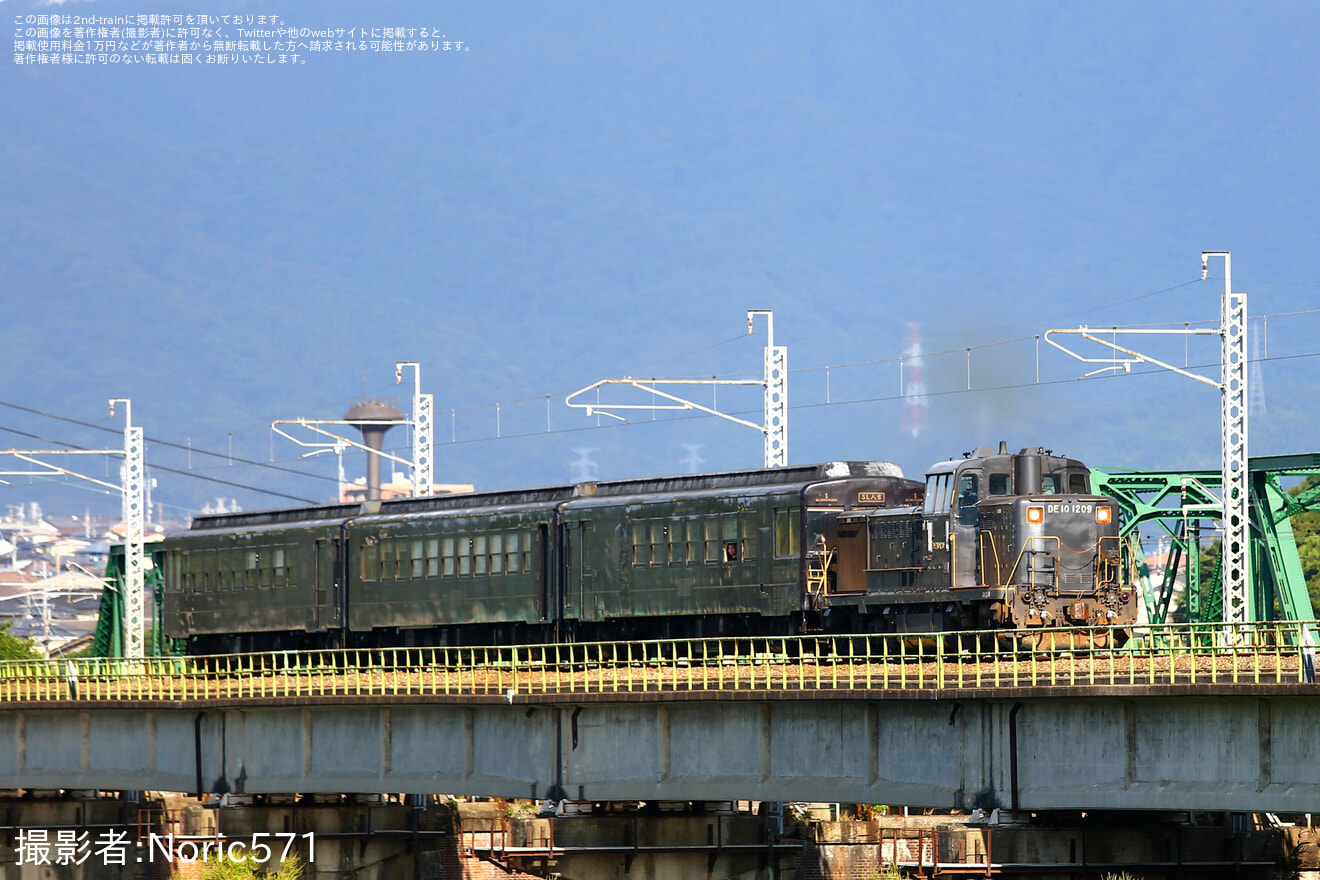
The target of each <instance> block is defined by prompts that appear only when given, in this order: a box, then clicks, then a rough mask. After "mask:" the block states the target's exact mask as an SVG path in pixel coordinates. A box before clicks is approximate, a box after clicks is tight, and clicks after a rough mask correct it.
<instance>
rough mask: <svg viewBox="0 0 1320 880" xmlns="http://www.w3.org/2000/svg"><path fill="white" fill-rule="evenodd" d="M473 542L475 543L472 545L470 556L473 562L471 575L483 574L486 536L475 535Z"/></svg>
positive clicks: (484, 571)
mask: <svg viewBox="0 0 1320 880" xmlns="http://www.w3.org/2000/svg"><path fill="white" fill-rule="evenodd" d="M473 540H474V541H475V543H474V544H473V545H472V556H473V558H474V560H475V562H474V566H473V573H474V574H485V573H486V536H485V535H477V537H476V538H475V539H473Z"/></svg>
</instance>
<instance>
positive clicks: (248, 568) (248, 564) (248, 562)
mask: <svg viewBox="0 0 1320 880" xmlns="http://www.w3.org/2000/svg"><path fill="white" fill-rule="evenodd" d="M243 563H244V564H243V586H244V587H245V588H247V589H249V590H251V589H254V588H255V587H256V586H257V566H258V565H259V564H260V563H261V554H260V553H259V552H258V551H256V550H249V551H247V553H245V554H244V559H243Z"/></svg>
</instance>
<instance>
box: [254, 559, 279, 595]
mask: <svg viewBox="0 0 1320 880" xmlns="http://www.w3.org/2000/svg"><path fill="white" fill-rule="evenodd" d="M274 558H275V557H274V551H271V550H266V551H264V552H262V553H261V555H260V563H259V564H258V565H257V581H258V585H259V586H260V587H261V589H263V590H269V589H270V588H271V585H272V583H273V581H274V578H273V576H272V571H273V570H272V568H271V563H272V561H273V560H274Z"/></svg>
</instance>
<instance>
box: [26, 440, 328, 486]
mask: <svg viewBox="0 0 1320 880" xmlns="http://www.w3.org/2000/svg"><path fill="white" fill-rule="evenodd" d="M0 431H6V432H8V433H10V434H17V435H18V436H20V437H27V438H29V439H31V440H40V441H41V442H42V443H49V444H52V445H55V446H63V447H65V448H67V449H71V450H80V451H86V450H87V447H86V446H79V445H77V444H76V443H67V442H65V441H63V440H55V439H53V438H50V437H43V436H41V435H40V434H33V433H31V432H29V431H21V430H19V429H17V428H10V427H6V426H3V425H0ZM148 466H149V467H150V468H151V469H152V470H156V471H161V472H163V473H167V474H178V475H180V476H184V477H191V478H193V479H195V480H203V481H205V482H207V483H216V484H219V485H222V486H230V487H232V488H235V489H243V490H245V491H248V492H259V493H261V494H263V495H270V496H272V497H274V498H284V499H287V500H289V501H298V502H300V503H303V504H315V503H316V502H315V501H313V500H312V499H310V498H302V497H300V496H298V495H288V494H286V493H284V492H276V491H275V490H273V489H262V488H261V487H259V486H249V485H247V484H246V483H238V482H235V481H233V480H222V479H220V478H219V477H208V476H204V475H202V474H199V473H196V472H194V471H185V470H179V469H178V468H172V467H166V466H164V465H160V464H149V465H148ZM294 473H298V475H299V476H305V475H304V474H301V473H299V472H297V471H294ZM33 476H43V475H42V474H33ZM50 476H56V475H55V474H51V475H50Z"/></svg>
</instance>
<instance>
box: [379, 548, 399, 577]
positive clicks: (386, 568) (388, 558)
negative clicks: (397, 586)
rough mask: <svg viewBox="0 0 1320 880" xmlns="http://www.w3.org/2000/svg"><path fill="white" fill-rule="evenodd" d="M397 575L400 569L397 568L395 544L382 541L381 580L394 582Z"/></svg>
mask: <svg viewBox="0 0 1320 880" xmlns="http://www.w3.org/2000/svg"><path fill="white" fill-rule="evenodd" d="M397 573H398V568H397V567H396V565H395V562H394V542H393V541H381V542H380V579H381V580H382V581H392V580H394V576H395V574H397Z"/></svg>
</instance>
